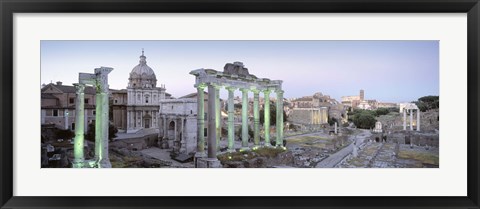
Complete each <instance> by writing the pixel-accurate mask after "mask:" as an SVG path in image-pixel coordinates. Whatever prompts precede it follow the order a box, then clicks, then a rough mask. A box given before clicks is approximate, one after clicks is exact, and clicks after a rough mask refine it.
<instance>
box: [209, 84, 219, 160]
mask: <svg viewBox="0 0 480 209" xmlns="http://www.w3.org/2000/svg"><path fill="white" fill-rule="evenodd" d="M216 92H217V91H215V87H214V86H212V85H211V84H209V85H208V158H217V139H216V138H217V134H215V131H216V127H215V126H216V124H215V119H216V117H215V112H216V110H215V97H216V96H215V93H216Z"/></svg>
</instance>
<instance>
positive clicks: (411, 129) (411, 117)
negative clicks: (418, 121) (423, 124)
mask: <svg viewBox="0 0 480 209" xmlns="http://www.w3.org/2000/svg"><path fill="white" fill-rule="evenodd" d="M410 131H413V109H410Z"/></svg>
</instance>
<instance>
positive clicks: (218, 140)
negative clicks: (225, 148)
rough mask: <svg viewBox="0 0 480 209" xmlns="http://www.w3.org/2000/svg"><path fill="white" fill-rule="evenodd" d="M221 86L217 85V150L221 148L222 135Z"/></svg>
mask: <svg viewBox="0 0 480 209" xmlns="http://www.w3.org/2000/svg"><path fill="white" fill-rule="evenodd" d="M220 87H221V86H219V85H215V129H216V131H215V133H216V134H217V137H216V138H217V150H218V149H220V138H221V137H222V121H221V119H222V112H221V107H220Z"/></svg>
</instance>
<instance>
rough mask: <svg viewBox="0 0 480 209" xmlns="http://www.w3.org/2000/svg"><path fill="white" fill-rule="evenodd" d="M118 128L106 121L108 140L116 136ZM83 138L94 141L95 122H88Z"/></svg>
mask: <svg viewBox="0 0 480 209" xmlns="http://www.w3.org/2000/svg"><path fill="white" fill-rule="evenodd" d="M117 133H118V129H117V127H115V126H114V125H113V124H111V123H108V140H110V141H111V140H112V139H113V138H115V137H117ZM85 139H86V140H89V141H95V123H90V124H88V129H87V134H85Z"/></svg>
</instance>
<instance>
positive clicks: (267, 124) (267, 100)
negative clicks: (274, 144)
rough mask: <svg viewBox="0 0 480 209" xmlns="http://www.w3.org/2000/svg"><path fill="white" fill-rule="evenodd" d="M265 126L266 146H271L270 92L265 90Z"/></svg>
mask: <svg viewBox="0 0 480 209" xmlns="http://www.w3.org/2000/svg"><path fill="white" fill-rule="evenodd" d="M263 94H264V108H263V112H264V117H263V118H264V120H263V121H264V124H263V128H264V129H265V144H264V145H265V146H271V144H270V90H268V89H267V90H264V91H263Z"/></svg>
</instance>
